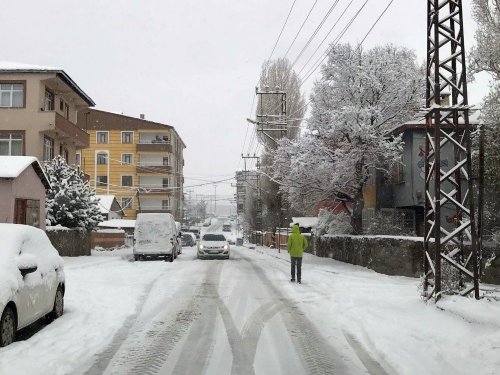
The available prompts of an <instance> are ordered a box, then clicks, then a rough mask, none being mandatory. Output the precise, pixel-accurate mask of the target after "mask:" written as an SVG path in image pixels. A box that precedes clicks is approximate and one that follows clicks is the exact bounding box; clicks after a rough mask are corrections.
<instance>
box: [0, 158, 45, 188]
mask: <svg viewBox="0 0 500 375" xmlns="http://www.w3.org/2000/svg"><path fill="white" fill-rule="evenodd" d="M30 165H31V166H32V167H33V169H34V170H35V172H36V174H37V175H38V177H40V181H42V184H43V185H44V186H45V189H49V188H50V182H49V178H48V177H47V175H46V174H45V171H44V170H43V168H42V166H41V165H40V163H39V162H38V159H37V158H35V157H34V156H0V178H17V177H19V175H20V174H21V173H22V172H24V170H25V169H26V168H28V167H29V166H30Z"/></svg>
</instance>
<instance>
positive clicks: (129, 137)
mask: <svg viewBox="0 0 500 375" xmlns="http://www.w3.org/2000/svg"><path fill="white" fill-rule="evenodd" d="M122 143H134V132H122Z"/></svg>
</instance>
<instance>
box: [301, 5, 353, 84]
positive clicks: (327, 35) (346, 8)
mask: <svg viewBox="0 0 500 375" xmlns="http://www.w3.org/2000/svg"><path fill="white" fill-rule="evenodd" d="M353 2H354V0H351V1H350V2H349V4H347V6H346V7H345V8H344V11H343V12H342V13H341V14H340V16H339V17H338V18H337V20H336V21H335V23H334V24H333V26H332V27H331V28H330V30H329V31H328V33H327V34H326V35H325V37H324V38H323V40H322V41H321V42H320V43H319V44H318V46H317V47H316V49H315V50H314V52H313V53H312V55H311V56H310V57H309V59H308V60H307V61H306V62H305V64H304V65H303V66H302V68H301V69H300V70H299V73H298V75H300V73H302V71H303V70H304V68H305V67H306V66H307V64H309V61H311V59H312V58H313V57H314V55H316V52H318V50H319V49H320V48H321V46H322V45H323V43H325V40H326V39H327V38H328V37H329V36H330V34H331V33H332V31H333V29H334V28H335V26H337V25H338V23H339V21H340V20H341V19H342V17H344V14H345V13H346V12H347V10H348V9H349V8H350V7H351V5H352V3H353Z"/></svg>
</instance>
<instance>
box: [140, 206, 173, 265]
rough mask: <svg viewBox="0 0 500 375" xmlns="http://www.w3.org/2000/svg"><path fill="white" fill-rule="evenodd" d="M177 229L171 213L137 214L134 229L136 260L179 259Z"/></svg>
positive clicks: (171, 260)
mask: <svg viewBox="0 0 500 375" xmlns="http://www.w3.org/2000/svg"><path fill="white" fill-rule="evenodd" d="M177 234H178V232H177V229H176V225H175V220H174V217H173V216H172V215H171V214H169V213H140V214H137V218H136V220H135V228H134V248H133V252H134V259H135V260H141V259H151V258H156V259H158V258H164V259H165V260H169V261H170V262H173V261H174V259H175V258H177V249H178V243H177Z"/></svg>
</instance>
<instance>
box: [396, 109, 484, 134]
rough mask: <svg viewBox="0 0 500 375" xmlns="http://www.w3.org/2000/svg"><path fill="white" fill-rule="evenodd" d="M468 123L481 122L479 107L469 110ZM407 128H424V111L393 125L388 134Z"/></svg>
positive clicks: (476, 123) (460, 121) (397, 132)
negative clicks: (402, 122)
mask: <svg viewBox="0 0 500 375" xmlns="http://www.w3.org/2000/svg"><path fill="white" fill-rule="evenodd" d="M469 113H470V114H469V124H471V125H479V124H481V123H482V121H481V119H480V116H481V109H479V108H475V109H471V110H470V112H469ZM463 123H464V121H463V118H460V119H459V124H463ZM408 129H425V112H423V111H422V112H419V113H418V114H417V115H416V116H415V117H414V118H412V119H411V120H409V121H407V122H405V123H404V124H401V125H397V126H395V127H394V128H393V129H392V130H391V131H390V132H389V134H399V133H402V132H404V131H405V130H408Z"/></svg>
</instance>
